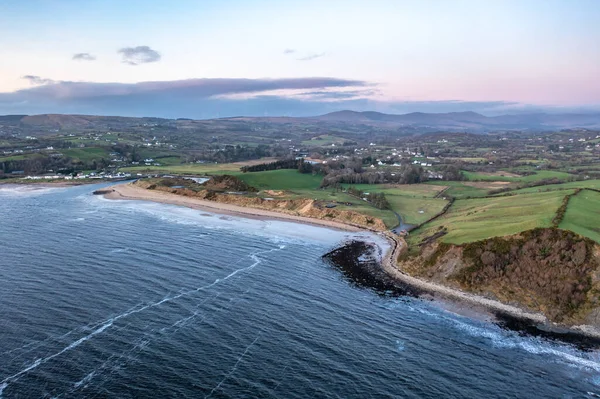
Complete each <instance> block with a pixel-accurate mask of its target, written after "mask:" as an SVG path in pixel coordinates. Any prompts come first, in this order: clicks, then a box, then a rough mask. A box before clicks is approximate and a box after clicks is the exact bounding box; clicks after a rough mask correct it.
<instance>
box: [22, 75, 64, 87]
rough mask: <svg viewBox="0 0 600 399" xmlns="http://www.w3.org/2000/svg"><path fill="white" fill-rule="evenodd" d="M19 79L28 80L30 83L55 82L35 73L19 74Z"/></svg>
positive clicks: (44, 83)
mask: <svg viewBox="0 0 600 399" xmlns="http://www.w3.org/2000/svg"><path fill="white" fill-rule="evenodd" d="M21 79H25V80H28V81H29V83H30V84H32V85H47V84H53V83H56V82H55V81H54V80H52V79H45V78H41V77H39V76H37V75H24V76H21Z"/></svg>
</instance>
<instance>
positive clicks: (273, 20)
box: [0, 0, 600, 118]
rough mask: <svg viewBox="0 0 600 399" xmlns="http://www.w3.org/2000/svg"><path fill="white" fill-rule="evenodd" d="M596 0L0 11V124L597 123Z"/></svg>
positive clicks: (99, 5)
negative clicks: (15, 117) (79, 117)
mask: <svg viewBox="0 0 600 399" xmlns="http://www.w3.org/2000/svg"><path fill="white" fill-rule="evenodd" d="M598 21H600V1H599V0H569V1H566V0H410V1H409V0H362V1H358V0H344V1H338V0H320V1H314V0H302V1H296V0H278V1H275V0H220V1H219V0H214V1H213V0H178V1H152V0H144V1H140V0H128V1H126V2H125V1H121V0H86V1H81V0H27V1H23V0H2V1H0V114H39V113H78V114H99V115H123V116H159V117H169V118H177V117H186V118H213V117H226V116H239V115H246V116H265V115H266V116H307V115H317V114H323V113H327V112H331V111H337V110H343V109H351V110H355V111H366V110H370V111H380V112H388V113H406V112H416V111H419V112H458V111H475V112H480V113H483V114H486V115H498V114H507V113H509V114H510V113H529V112H598V111H600V45H599V43H600V23H598Z"/></svg>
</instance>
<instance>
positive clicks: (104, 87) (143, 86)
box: [9, 75, 372, 99]
mask: <svg viewBox="0 0 600 399" xmlns="http://www.w3.org/2000/svg"><path fill="white" fill-rule="evenodd" d="M23 78H24V79H29V80H30V81H31V82H32V83H34V84H37V85H43V86H37V87H32V88H29V89H23V90H19V91H17V92H15V94H19V95H24V96H35V97H38V98H47V99H79V98H94V97H125V96H137V95H151V94H156V95H168V96H178V97H181V98H210V97H216V96H226V95H234V94H242V93H248V94H249V93H260V92H268V91H274V90H306V89H325V88H329V89H334V88H351V87H365V86H371V85H372V84H370V83H368V82H365V81H361V80H348V79H338V78H327V77H325V78H323V77H314V78H283V79H185V80H172V81H158V82H140V83H96V82H69V81H53V80H51V79H42V78H40V77H39V76H31V75H27V76H24V77H23ZM9 94H10V93H9Z"/></svg>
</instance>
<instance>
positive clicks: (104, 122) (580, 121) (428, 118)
mask: <svg viewBox="0 0 600 399" xmlns="http://www.w3.org/2000/svg"><path fill="white" fill-rule="evenodd" d="M196 122H197V121H195V120H193V119H188V118H179V119H163V118H152V117H145V118H132V117H122V116H95V115H63V114H42V115H5V116H0V125H4V126H14V127H19V128H23V129H26V130H34V131H37V130H39V131H41V134H43V133H44V131H51V130H82V129H83V130H85V129H119V128H123V127H132V126H147V125H152V124H160V125H170V126H178V127H185V126H194V124H195V123H196ZM203 122H205V123H212V124H220V123H235V124H237V125H238V128H239V125H240V124H244V123H258V122H260V123H263V122H265V123H275V124H290V125H294V124H298V125H305V124H307V123H308V124H310V123H320V124H345V125H355V126H361V125H365V126H378V127H385V128H390V129H397V128H403V129H405V130H411V131H414V132H417V133H419V132H421V133H425V132H434V131H463V132H471V133H479V132H486V131H498V130H532V131H543V130H560V129H573V128H584V129H600V113H596V114H544V113H538V114H520V115H501V116H485V115H481V114H478V113H476V112H447V113H424V112H412V113H409V114H402V115H394V114H385V113H381V112H374V111H365V112H356V111H338V112H332V113H329V114H325V115H320V116H314V117H244V116H240V117H230V118H220V119H210V120H203Z"/></svg>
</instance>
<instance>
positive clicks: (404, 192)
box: [343, 184, 444, 198]
mask: <svg viewBox="0 0 600 399" xmlns="http://www.w3.org/2000/svg"><path fill="white" fill-rule="evenodd" d="M343 186H344V188H348V187H354V188H356V189H358V190H362V191H364V192H366V193H385V195H386V196H387V195H398V196H403V197H413V198H433V197H434V196H435V195H436V194H437V193H439V192H440V191H441V190H443V189H444V187H443V185H440V186H434V185H430V184H395V185H391V184H343Z"/></svg>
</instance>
